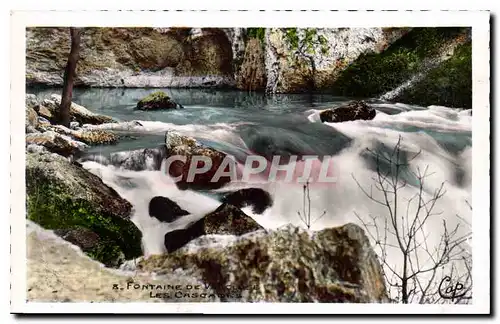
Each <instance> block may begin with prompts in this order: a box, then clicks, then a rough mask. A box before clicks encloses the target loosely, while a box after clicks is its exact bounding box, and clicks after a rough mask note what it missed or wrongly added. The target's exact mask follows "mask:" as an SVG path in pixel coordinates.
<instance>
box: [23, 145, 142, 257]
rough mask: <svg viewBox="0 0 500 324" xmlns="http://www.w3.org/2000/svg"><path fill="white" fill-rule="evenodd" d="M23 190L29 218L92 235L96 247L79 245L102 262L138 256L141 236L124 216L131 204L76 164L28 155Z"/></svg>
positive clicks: (55, 158) (128, 211)
mask: <svg viewBox="0 0 500 324" xmlns="http://www.w3.org/2000/svg"><path fill="white" fill-rule="evenodd" d="M47 162H48V163H47ZM82 185H83V186H84V187H81V186H82ZM26 193H27V201H26V203H27V218H28V219H30V220H32V221H34V222H36V223H38V224H40V225H41V226H42V227H44V228H46V229H52V230H60V229H63V230H72V229H81V228H83V229H88V230H90V231H91V232H93V233H95V234H97V236H98V237H99V243H98V245H97V246H96V247H94V248H92V249H90V250H89V249H86V248H83V247H82V249H83V250H84V252H86V253H87V254H88V255H89V256H91V257H95V258H96V259H97V260H98V261H100V262H102V263H104V264H105V265H108V266H117V265H118V264H119V263H120V261H123V260H121V259H123V257H125V258H126V259H131V258H135V257H138V256H141V255H142V249H141V237H142V234H141V232H140V231H139V229H138V228H137V227H136V226H135V224H134V223H133V222H131V221H130V219H128V215H129V214H130V212H131V205H130V203H128V202H127V201H126V200H124V199H122V198H121V197H119V196H118V195H117V194H116V192H115V191H114V190H112V189H111V188H109V187H107V186H106V185H105V184H104V183H102V181H100V179H99V178H98V177H97V176H95V175H93V174H90V172H88V171H87V170H85V169H83V168H82V167H81V166H78V165H75V164H70V163H69V162H68V161H66V160H65V159H64V158H62V157H60V156H57V155H53V154H39V153H36V154H28V157H27V168H26ZM97 197H100V200H99V198H97Z"/></svg>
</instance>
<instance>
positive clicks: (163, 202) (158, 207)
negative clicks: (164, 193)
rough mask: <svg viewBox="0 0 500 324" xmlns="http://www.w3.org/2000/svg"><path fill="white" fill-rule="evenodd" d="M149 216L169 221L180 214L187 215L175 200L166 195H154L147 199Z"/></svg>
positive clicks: (161, 220)
mask: <svg viewBox="0 0 500 324" xmlns="http://www.w3.org/2000/svg"><path fill="white" fill-rule="evenodd" d="M148 208H149V216H151V217H155V218H156V219H158V220H159V221H160V222H166V223H171V222H173V221H175V220H176V219H177V218H179V217H181V216H185V215H188V214H189V212H187V211H185V210H184V209H182V208H181V207H179V205H177V203H176V202H175V201H172V200H170V199H168V198H166V197H161V196H156V197H153V198H152V199H151V200H150V201H149V207H148Z"/></svg>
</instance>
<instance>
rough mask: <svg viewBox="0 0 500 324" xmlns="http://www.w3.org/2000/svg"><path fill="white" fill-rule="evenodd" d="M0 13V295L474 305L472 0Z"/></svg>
mask: <svg viewBox="0 0 500 324" xmlns="http://www.w3.org/2000/svg"><path fill="white" fill-rule="evenodd" d="M11 19H12V43H11V47H12V65H11V70H12V75H11V89H12V92H11V108H10V109H11V116H12V121H11V124H12V134H11V138H12V140H11V142H12V146H11V157H12V166H11V188H12V190H11V192H12V197H11V211H12V213H11V228H12V230H11V241H12V249H11V250H12V256H11V258H12V278H11V279H12V312H16V313H44V312H49V313H61V312H64V313H73V312H78V313H93V312H97V313H207V314H208V313H218V314H227V313H252V314H258V313H267V314H269V313H280V314H295V313H307V314H363V313H373V314H380V313H399V314H402V313H403V314H404V313H418V314H426V313H435V314H438V313H442V314H465V313H475V314H487V313H489V312H490V287H489V286H490V248H489V247H490V228H489V223H490V218H489V212H490V209H489V201H490V200H489V197H490V188H489V168H490V164H489V136H490V126H489V117H490V110H489V109H490V102H489V85H490V75H489V70H490V66H489V64H490V63H489V62H490V53H489V50H490V49H489V42H490V25H489V20H490V15H489V13H488V12H486V11H485V12H466V11H461V12H458V11H457V12H453V11H436V12H433V11H425V12H424V11H420V12H418V11H415V12H411V11H404V12H397V11H379V12H376V11H371V12H368V11H359V12H354V11H352V12H347V11H346V12H332V11H288V12H285V11H255V12H252V11H247V12H238V11H236V12H231V11H229V12H228V11H226V12H224V11H121V12H111V11H95V12H90V11H87V12H78V11H73V12H57V11H52V12H49V11H47V12H43V11H39V12H13V13H12V16H11ZM235 304H236V305H235Z"/></svg>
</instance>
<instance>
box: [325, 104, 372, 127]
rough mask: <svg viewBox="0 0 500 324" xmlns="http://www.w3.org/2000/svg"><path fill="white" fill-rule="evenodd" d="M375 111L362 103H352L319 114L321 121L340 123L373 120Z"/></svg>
mask: <svg viewBox="0 0 500 324" xmlns="http://www.w3.org/2000/svg"><path fill="white" fill-rule="evenodd" d="M375 115H376V111H375V109H373V108H371V107H369V106H368V105H367V104H366V103H365V102H363V101H354V102H351V103H348V104H346V105H342V106H339V107H337V108H333V109H327V110H323V111H322V112H320V114H319V116H320V119H321V121H322V122H323V123H324V122H327V123H342V122H346V121H352V120H371V119H373V118H375Z"/></svg>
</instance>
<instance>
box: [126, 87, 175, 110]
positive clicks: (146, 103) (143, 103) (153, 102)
mask: <svg viewBox="0 0 500 324" xmlns="http://www.w3.org/2000/svg"><path fill="white" fill-rule="evenodd" d="M136 108H137V109H139V110H159V109H176V108H180V105H178V104H177V103H175V102H174V101H173V100H172V99H171V98H170V97H169V96H168V95H167V94H166V93H165V92H163V91H156V92H153V93H151V94H149V95H148V96H146V97H144V98H142V99H141V100H140V101H139V102H138V103H137V106H136Z"/></svg>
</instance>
